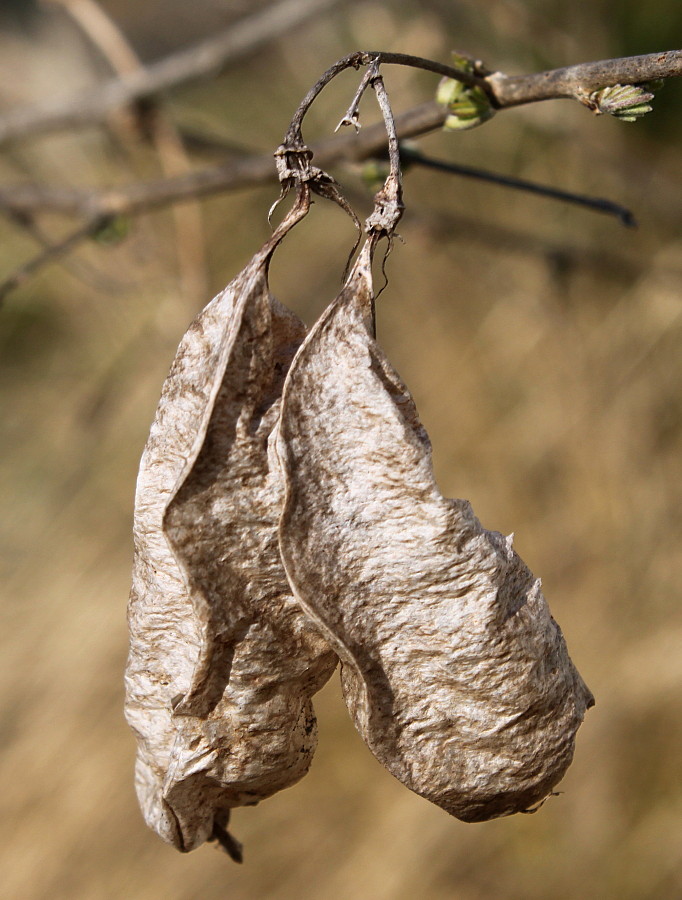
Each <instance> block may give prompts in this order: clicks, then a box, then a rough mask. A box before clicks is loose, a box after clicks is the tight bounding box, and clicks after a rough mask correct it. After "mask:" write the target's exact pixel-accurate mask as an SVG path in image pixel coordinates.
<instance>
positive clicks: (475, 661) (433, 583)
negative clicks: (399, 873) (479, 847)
mask: <svg viewBox="0 0 682 900" xmlns="http://www.w3.org/2000/svg"><path fill="white" fill-rule="evenodd" d="M371 252H372V247H371V243H368V244H367V245H366V246H365V249H364V250H363V252H362V254H361V256H360V257H359V259H358V262H357V263H356V265H355V268H354V270H353V272H352V273H351V275H350V277H349V279H348V281H347V282H346V285H345V287H344V289H343V290H342V292H341V294H340V296H339V297H338V298H337V300H336V301H335V302H334V303H333V304H332V305H331V306H330V307H329V308H328V309H327V310H326V312H325V313H324V314H323V315H322V317H321V318H320V320H319V321H318V322H317V323H316V325H315V326H314V328H313V329H312V330H311V332H310V333H309V335H308V337H307V339H306V341H305V343H304V344H303V346H302V347H301V349H300V351H299V353H298V355H297V356H296V359H295V360H294V362H293V364H292V366H291V369H290V370H289V375H288V377H287V381H286V385H285V389H284V394H283V399H282V412H281V419H280V426H279V436H278V442H277V449H278V453H279V455H280V458H281V460H282V465H283V468H284V471H285V473H286V478H287V495H286V502H285V507H284V512H283V515H282V521H281V525H280V548H281V552H282V559H283V561H284V564H285V568H286V570H287V574H288V576H289V580H290V582H291V584H292V587H293V588H294V592H295V594H296V596H297V597H298V599H299V600H300V602H301V603H302V605H303V606H304V608H305V609H306V610H307V611H308V612H309V613H310V615H311V616H313V617H315V618H316V619H317V621H318V622H319V623H320V627H321V628H323V629H324V633H325V634H326V636H327V638H328V639H329V641H330V643H331V644H332V646H334V648H335V649H336V651H337V653H338V654H339V656H340V657H341V660H342V665H343V668H342V680H343V683H344V692H345V696H346V701H347V704H348V706H349V709H350V712H351V715H352V717H353V719H354V721H355V724H356V727H357V728H358V730H359V731H360V733H361V734H362V736H363V737H364V739H365V741H366V743H367V744H368V745H369V747H370V749H371V750H372V752H373V753H374V755H375V756H376V757H377V758H378V759H379V760H380V762H382V763H383V764H384V765H385V766H386V768H388V769H389V771H390V772H391V773H392V774H393V775H395V776H396V777H397V778H398V779H400V780H401V781H402V782H403V783H404V784H405V785H407V786H408V787H409V788H411V789H412V790H413V791H415V792H417V793H418V794H421V795H422V796H423V797H426V798H427V799H429V800H431V801H433V802H434V803H436V804H438V805H439V806H441V807H443V808H444V809H445V810H447V811H448V812H449V813H451V814H452V815H455V816H457V817H458V818H460V819H463V820H465V821H482V820H486V819H489V818H493V817H496V816H502V815H508V814H511V813H514V812H519V811H523V810H527V809H528V808H529V807H530V806H531V804H534V803H536V802H537V801H538V800H540V799H542V798H543V797H545V796H546V795H547V794H548V793H549V792H550V791H551V789H552V788H553V787H554V785H556V784H557V782H558V781H559V779H560V778H561V777H562V775H563V774H564V772H565V770H566V768H567V767H568V765H569V764H570V762H571V759H572V755H573V748H574V739H575V733H576V731H577V729H578V727H579V725H580V723H581V722H582V719H583V715H584V713H585V710H586V708H587V707H589V706H590V705H592V703H593V699H592V696H591V694H590V692H589V690H588V689H587V687H586V686H585V684H584V683H583V681H582V679H581V678H580V676H579V674H578V672H577V671H576V669H575V668H574V666H573V664H572V662H571V660H570V659H569V657H568V654H567V651H566V646H565V642H564V639H563V636H562V634H561V631H560V630H559V627H558V626H557V624H556V623H555V622H554V620H553V619H552V617H551V615H550V612H549V609H548V607H547V604H546V602H545V600H544V598H543V596H542V593H541V591H540V582H539V581H538V580H536V579H535V578H534V577H533V576H532V574H531V573H530V571H529V570H528V569H527V567H526V566H525V564H524V563H523V562H522V561H521V559H520V558H519V557H518V556H517V554H516V553H515V552H514V550H513V549H512V546H511V539H510V538H504V537H503V536H502V535H500V534H498V533H496V532H490V531H486V530H485V529H484V528H483V527H482V526H481V525H480V523H479V522H478V520H477V519H476V517H475V516H474V514H473V512H472V510H471V507H470V505H469V503H468V502H466V501H463V500H447V499H445V498H444V497H443V496H442V495H441V493H440V492H439V490H438V488H437V486H436V483H435V481H434V476H433V471H432V464H431V453H430V444H429V440H428V437H427V435H426V433H425V432H424V429H423V427H422V426H421V424H420V422H419V419H418V417H417V412H416V409H415V406H414V403H413V401H412V399H411V397H410V395H409V393H408V392H407V389H406V388H405V386H404V385H403V384H402V382H401V381H400V379H399V377H398V376H397V374H396V372H395V371H394V370H393V369H392V368H391V366H390V364H389V362H388V360H387V359H386V357H385V356H384V354H383V353H382V351H381V350H380V348H379V347H378V345H377V344H376V342H375V341H374V339H373V333H374V322H373V297H372V281H371V271H370V267H371Z"/></svg>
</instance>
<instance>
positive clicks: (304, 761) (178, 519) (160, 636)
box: [126, 208, 336, 859]
mask: <svg viewBox="0 0 682 900" xmlns="http://www.w3.org/2000/svg"><path fill="white" fill-rule="evenodd" d="M303 214H304V213H303ZM300 215H301V211H300V210H297V209H296V208H294V210H292V213H290V217H289V219H288V221H285V223H283V224H282V225H281V226H280V228H279V229H278V230H277V232H275V234H274V235H273V237H272V238H271V239H270V241H268V243H267V244H266V245H265V246H264V247H263V248H262V249H261V250H260V251H259V252H258V253H257V254H256V255H255V256H254V258H253V259H252V260H251V262H250V263H249V264H248V265H247V266H246V268H245V269H244V270H243V271H242V272H241V273H240V274H239V275H238V276H237V277H236V278H235V279H234V280H233V281H232V282H231V284H230V285H228V287H227V288H226V289H225V290H224V291H223V292H222V294H219V295H218V296H217V297H216V298H215V299H214V300H213V301H212V302H211V303H210V304H209V305H208V306H207V307H206V308H205V309H204V310H203V312H202V313H201V314H200V315H199V316H198V317H197V319H196V320H195V321H194V322H193V324H192V325H191V327H190V329H189V330H188V331H187V333H186V334H185V336H184V337H183V339H182V342H181V344H180V347H179V349H178V353H177V356H176V359H175V361H174V363H173V367H172V369H171V372H170V374H169V376H168V378H167V380H166V382H165V384H164V388H163V393H162V396H161V400H160V403H159V407H158V410H157V413H156V418H155V420H154V423H153V425H152V429H151V433H150V436H149V440H148V442H147V445H146V447H145V450H144V454H143V457H142V461H141V465H140V473H139V477H138V485H137V494H136V504H135V522H134V536H135V564H134V572H133V586H132V592H131V598H130V605H129V624H130V633H131V645H130V656H129V661H128V668H127V672H126V688H127V698H126V717H127V719H128V722H129V724H130V725H131V727H132V728H133V729H134V731H135V733H136V735H137V738H138V759H137V768H136V787H137V792H138V797H139V800H140V804H141V806H142V809H143V813H144V816H145V819H146V821H147V823H148V824H149V825H150V826H151V827H152V828H153V829H154V830H155V831H156V832H157V833H158V834H159V835H160V836H161V837H162V838H163V839H164V840H166V841H168V842H169V843H172V844H173V845H174V846H175V847H177V848H178V849H180V850H185V851H186V850H192V849H194V848H195V847H197V846H199V845H200V844H201V843H202V842H203V841H205V840H217V841H218V842H219V843H220V844H221V845H222V846H223V847H224V848H226V849H227V850H228V852H229V853H230V855H232V856H233V858H235V859H239V858H240V855H241V849H240V847H239V845H238V843H237V842H236V841H235V840H234V838H232V836H231V835H230V834H229V833H228V832H227V831H226V825H227V821H228V817H229V810H230V809H231V808H232V807H235V806H241V805H245V804H248V805H250V804H254V803H257V802H258V801H259V800H261V799H263V798H265V797H268V796H270V795H271V794H273V793H275V792H276V791H278V790H281V789H282V788H284V787H288V786H289V785H291V784H293V783H294V782H296V781H297V780H298V779H300V778H301V777H302V776H303V775H304V774H305V773H306V771H307V769H308V767H309V765H310V760H311V757H312V754H313V752H314V748H315V743H316V723H315V716H314V713H313V709H312V705H311V702H310V698H311V697H312V695H313V694H314V693H315V692H316V691H317V690H319V689H320V687H322V685H323V684H324V683H325V682H326V681H327V679H328V678H329V676H330V675H331V673H332V671H333V669H334V667H335V663H336V657H335V655H334V654H333V653H332V651H331V650H330V649H329V647H328V645H327V644H326V642H325V641H324V640H323V639H322V638H321V637H320V635H319V632H318V631H317V630H316V629H315V628H314V627H313V626H312V625H311V623H310V622H309V621H308V619H307V618H306V616H305V615H304V614H303V613H302V611H301V609H300V607H299V605H298V604H297V603H296V602H295V601H294V599H293V597H292V596H291V591H290V588H289V586H288V583H287V580H286V576H285V573H284V570H283V567H282V564H281V560H280V556H279V550H278V545H277V522H278V518H279V514H280V507H281V503H282V498H283V483H282V479H281V475H280V473H279V469H278V466H277V464H276V459H275V458H274V455H273V454H272V452H271V451H270V450H269V441H270V438H271V432H272V428H273V426H274V424H275V422H276V421H277V418H278V414H279V403H280V394H281V390H282V385H283V382H284V377H285V375H286V372H287V370H288V367H289V364H290V362H291V359H292V357H293V355H294V352H295V350H296V348H297V347H298V345H299V344H300V342H301V341H302V339H303V337H304V333H305V327H304V326H303V324H302V322H300V320H299V319H298V318H297V317H296V316H294V315H293V313H291V312H289V311H288V310H286V309H285V308H284V307H282V306H281V305H280V304H279V303H277V301H276V300H274V299H273V298H272V297H271V295H270V292H269V289H268V283H267V269H268V264H269V260H270V257H271V255H272V252H273V250H274V248H275V247H276V246H277V243H278V242H279V240H281V237H282V236H283V234H284V233H286V231H287V230H288V228H289V227H290V226H291V224H293V222H294V221H297V219H298V218H300Z"/></svg>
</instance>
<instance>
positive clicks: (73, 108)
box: [0, 0, 349, 143]
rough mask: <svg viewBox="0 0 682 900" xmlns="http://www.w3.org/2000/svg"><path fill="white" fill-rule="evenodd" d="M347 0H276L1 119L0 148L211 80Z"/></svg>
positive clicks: (74, 125) (98, 119) (94, 120)
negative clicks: (157, 56)
mask: <svg viewBox="0 0 682 900" xmlns="http://www.w3.org/2000/svg"><path fill="white" fill-rule="evenodd" d="M345 2H349V0H279V2H276V3H272V4H269V5H266V6H265V7H264V8H263V9H260V10H258V12H255V13H253V15H251V16H249V17H248V18H245V19H242V20H240V21H238V22H236V23H233V24H231V25H230V26H229V28H227V29H225V31H223V32H221V33H220V34H218V35H216V36H215V37H212V38H209V39H208V40H205V41H202V42H201V43H199V44H196V45H195V46H193V47H190V48H188V49H185V50H181V51H180V52H178V53H174V54H171V55H170V56H167V57H165V58H164V59H161V60H159V61H158V62H155V63H151V64H150V65H148V66H146V67H145V68H144V70H142V71H140V72H137V73H131V74H130V75H128V76H127V77H125V78H112V79H109V80H108V81H105V82H104V83H103V84H101V85H99V86H98V87H96V88H93V89H91V90H87V91H81V92H79V93H77V94H71V95H69V96H67V97H63V98H58V99H52V100H49V101H47V102H46V103H39V104H36V105H34V106H30V107H24V108H21V109H17V110H15V111H13V112H10V113H7V114H6V115H4V116H2V117H0V143H5V142H7V141H10V140H19V139H24V138H27V137H32V136H35V135H38V134H45V133H47V132H50V131H59V130H63V129H67V128H69V129H70V128H76V127H82V126H85V125H91V124H93V123H98V122H102V121H104V120H105V119H106V118H107V116H108V115H109V113H110V112H111V111H112V110H114V109H117V108H120V107H123V106H129V105H130V104H131V103H134V102H135V101H137V100H140V99H142V98H146V97H153V96H155V95H157V94H159V93H162V92H164V91H167V90H169V89H170V88H172V87H175V86H177V85H179V84H182V83H186V82H188V81H190V80H194V79H197V78H206V77H210V76H212V75H215V74H216V73H217V72H219V71H220V70H221V69H223V68H224V67H225V66H226V65H228V63H233V62H235V61H236V60H238V59H241V58H243V57H244V56H245V55H246V54H248V53H251V52H253V51H254V50H257V49H258V48H259V47H262V46H263V45H264V44H266V43H268V42H269V41H272V40H273V39H275V38H277V37H279V36H280V35H282V34H284V33H285V32H287V31H290V30H291V29H292V28H295V27H297V26H300V25H301V24H302V23H303V22H305V21H307V20H308V19H311V18H313V17H314V16H317V15H319V14H321V13H323V12H328V11H329V10H331V9H333V7H335V6H339V5H340V4H342V3H345Z"/></svg>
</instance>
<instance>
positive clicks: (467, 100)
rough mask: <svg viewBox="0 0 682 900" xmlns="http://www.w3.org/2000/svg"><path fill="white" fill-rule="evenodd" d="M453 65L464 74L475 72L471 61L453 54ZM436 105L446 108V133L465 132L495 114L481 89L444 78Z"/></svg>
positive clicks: (437, 92) (444, 126)
mask: <svg viewBox="0 0 682 900" xmlns="http://www.w3.org/2000/svg"><path fill="white" fill-rule="evenodd" d="M452 57H453V64H454V65H455V66H456V67H457V68H458V69H462V71H464V72H473V71H474V66H473V63H472V62H471V60H469V59H467V58H466V57H464V56H460V55H459V54H457V53H453V54H452ZM436 103H440V104H441V106H445V107H446V108H447V110H448V113H449V115H448V117H447V118H446V120H445V123H444V124H443V128H444V130H445V131H465V130H466V129H468V128H475V127H476V126H477V125H481V124H483V122H485V121H487V120H488V119H491V118H492V117H493V115H494V113H495V110H494V109H493V108H492V106H491V103H490V99H489V98H488V95H487V94H486V92H485V91H484V90H483V88H480V87H468V86H467V85H466V84H463V83H462V82H461V81H457V80H456V79H454V78H442V79H441V81H440V83H439V85H438V89H437V91H436Z"/></svg>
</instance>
